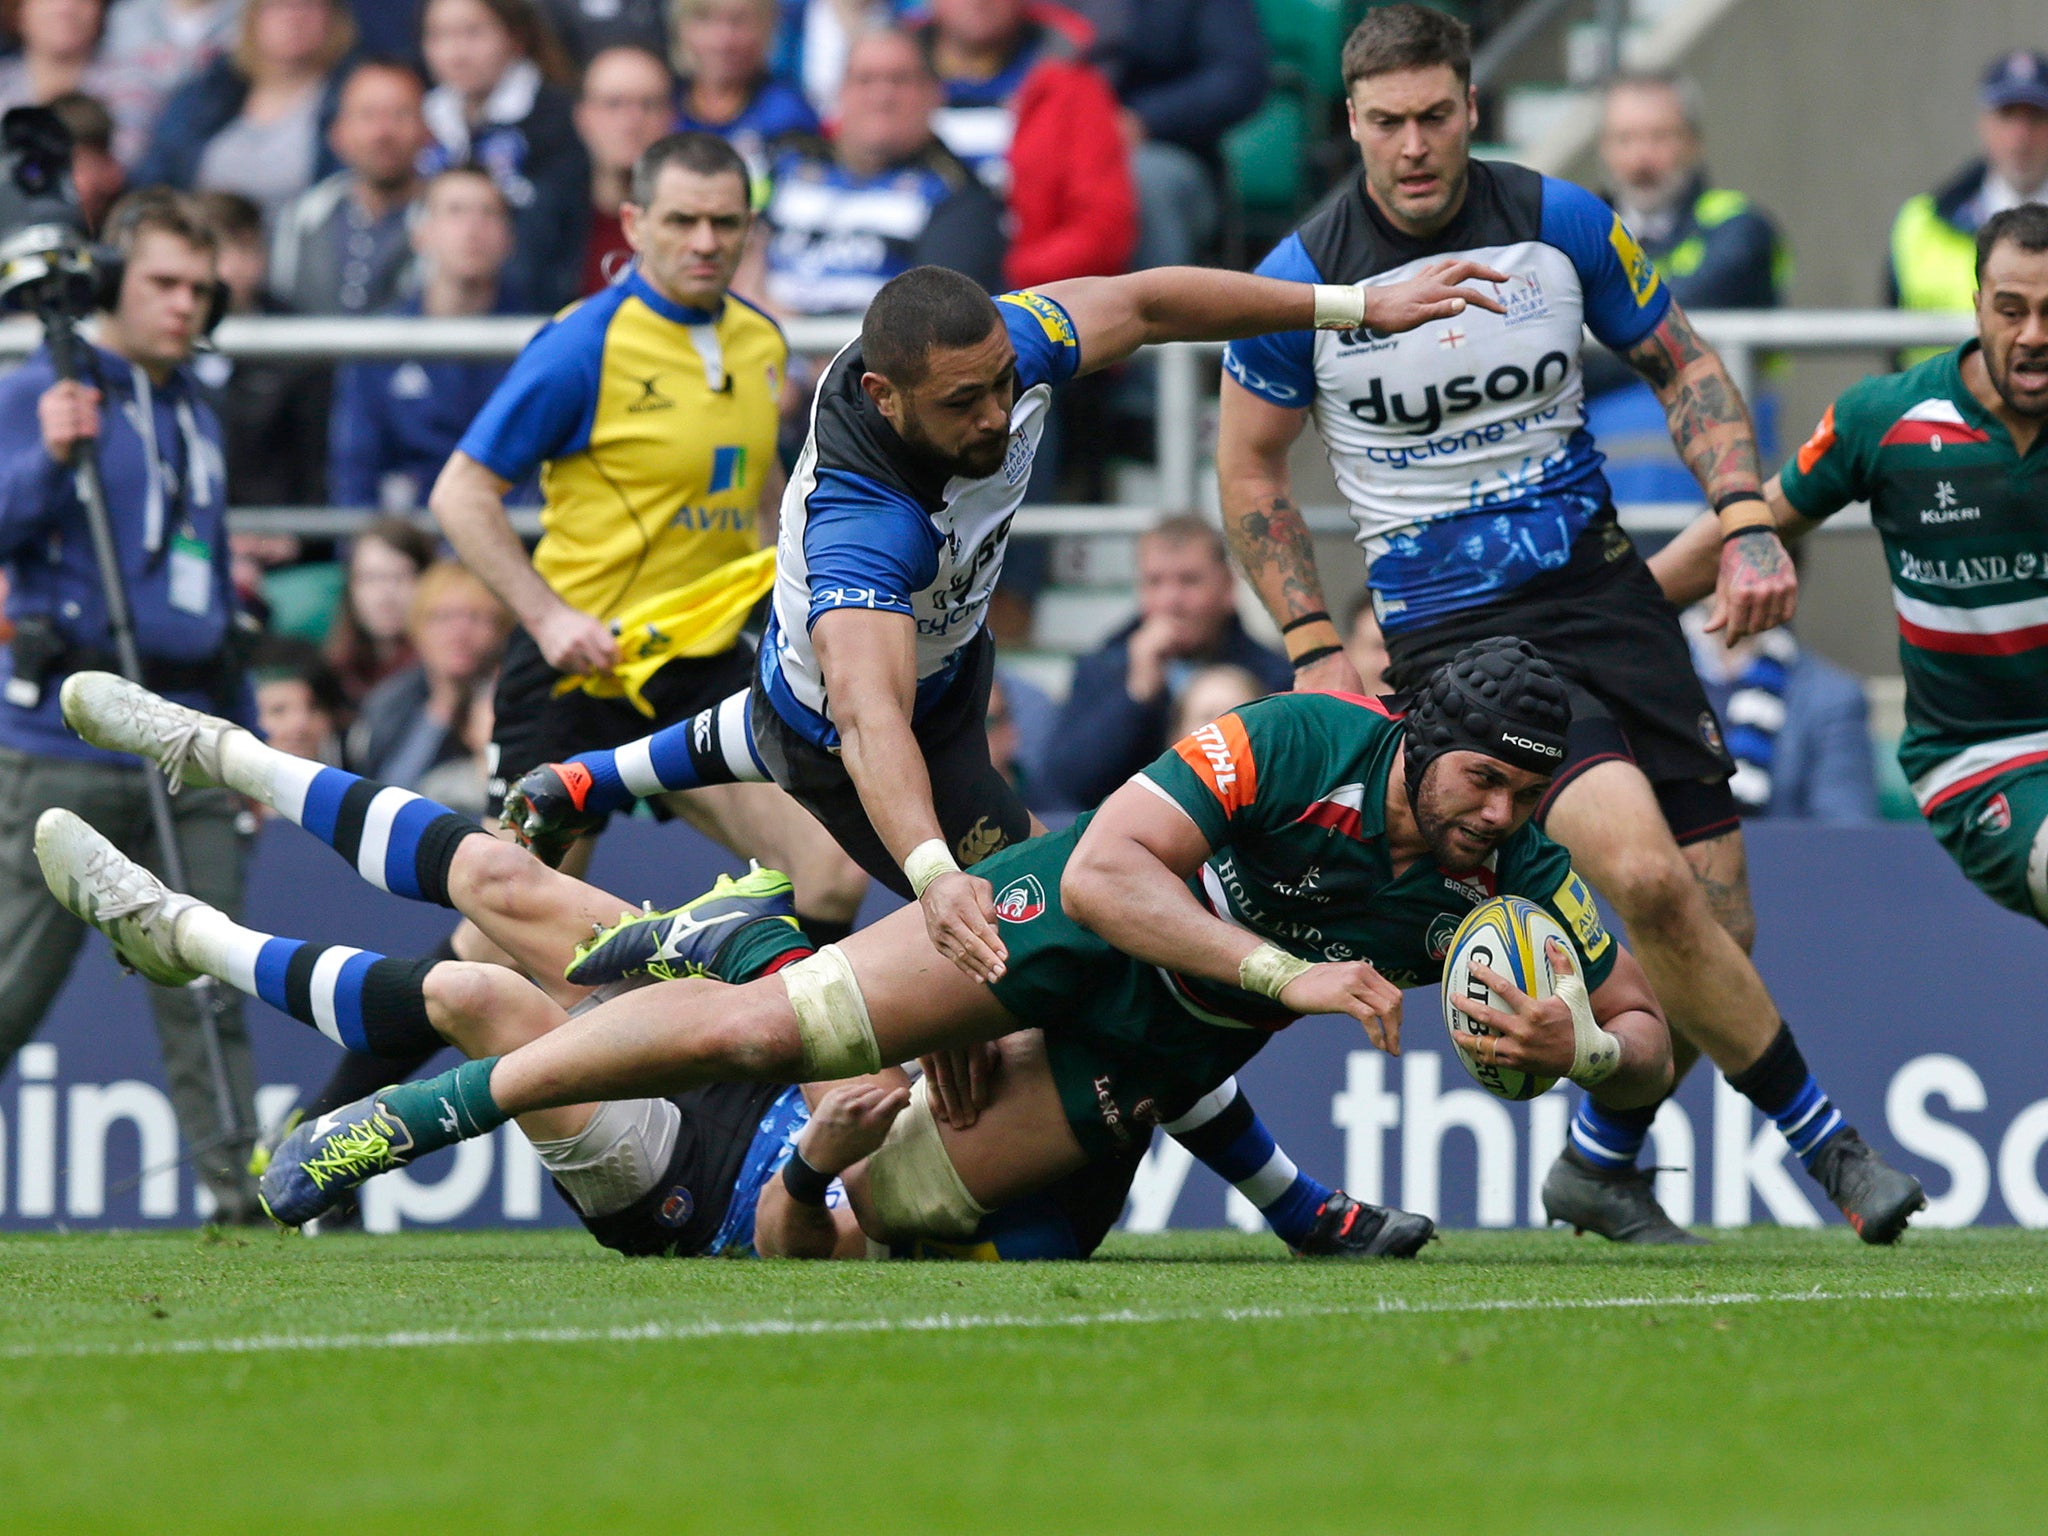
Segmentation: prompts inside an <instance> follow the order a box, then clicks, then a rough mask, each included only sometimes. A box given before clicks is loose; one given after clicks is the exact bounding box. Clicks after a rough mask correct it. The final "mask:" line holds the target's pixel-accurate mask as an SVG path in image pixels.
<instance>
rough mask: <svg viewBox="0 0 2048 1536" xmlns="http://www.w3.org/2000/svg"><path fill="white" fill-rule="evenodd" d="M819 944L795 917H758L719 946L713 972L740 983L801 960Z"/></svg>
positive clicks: (734, 982)
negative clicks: (792, 961) (815, 942)
mask: <svg viewBox="0 0 2048 1536" xmlns="http://www.w3.org/2000/svg"><path fill="white" fill-rule="evenodd" d="M816 947H817V946H816V945H814V944H812V943H811V940H810V937H809V935H807V934H806V933H805V932H804V931H803V929H802V928H801V927H799V926H798V924H797V921H796V919H795V918H793V917H757V918H755V919H754V921H752V922H751V923H749V924H747V926H746V927H744V928H742V929H741V930H740V931H739V932H738V933H736V934H734V935H733V936H732V937H731V938H729V939H727V940H726V941H725V943H724V944H722V945H721V946H719V950H718V955H717V957H716V958H715V959H713V960H712V962H711V974H712V975H714V976H716V977H717V978H718V979H719V980H720V981H726V982H731V983H732V984H733V985H734V986H739V985H741V984H742V983H744V982H749V981H753V980H754V979H755V978H757V977H760V976H765V975H767V974H768V972H769V971H771V970H777V969H780V968H781V966H783V965H787V964H788V963H789V962H790V961H791V960H801V959H802V958H803V957H804V956H805V955H808V954H810V953H811V951H812V950H813V949H815V948H816Z"/></svg>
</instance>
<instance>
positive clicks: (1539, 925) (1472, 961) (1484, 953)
mask: <svg viewBox="0 0 2048 1536" xmlns="http://www.w3.org/2000/svg"><path fill="white" fill-rule="evenodd" d="M1553 938H1554V939H1556V940H1558V941H1559V942H1560V943H1561V944H1563V945H1564V948H1565V953H1566V954H1568V955H1570V956H1572V959H1573V962H1574V963H1575V964H1576V963H1577V960H1578V951H1577V950H1576V949H1575V948H1574V947H1573V946H1572V941H1571V936H1570V935H1569V934H1567V933H1566V932H1565V931H1564V927H1563V925H1562V924H1560V923H1559V922H1558V920H1557V919H1556V918H1554V917H1552V916H1551V915H1550V914H1549V913H1548V912H1546V911H1544V910H1543V909H1542V908H1541V907H1539V906H1537V905H1536V903H1535V902H1533V901H1524V900H1523V899H1522V898H1521V897H1520V896H1496V897H1494V898H1493V899H1492V900H1491V901H1485V902H1481V903H1480V904H1479V905H1478V906H1476V907H1474V908H1473V909H1472V911H1471V912H1470V913H1469V914H1468V915H1467V916H1466V918H1465V921H1464V922H1462V923H1460V924H1459V925H1458V931H1457V932H1456V933H1454V934H1452V935H1451V947H1450V949H1449V950H1448V951H1447V952H1446V953H1445V955H1444V1027H1445V1028H1446V1029H1451V1030H1463V1031H1464V1032H1465V1033H1466V1034H1472V1035H1488V1034H1492V1033H1493V1031H1492V1030H1490V1029H1488V1028H1487V1027H1486V1026H1485V1025H1484V1024H1481V1023H1480V1022H1479V1021H1478V1020H1477V1019H1474V1018H1469V1017H1467V1016H1466V1015H1465V1014H1462V1013H1460V1012H1459V1011H1458V1010H1457V1009H1456V1008H1454V1007H1453V1006H1452V1005H1451V999H1452V998H1454V997H1462V998H1465V999H1467V1000H1469V1001H1471V1002H1474V1003H1483V1004H1485V1005H1486V1006H1487V1007H1490V1008H1498V1009H1499V1010H1500V1011H1501V1012H1503V1013H1507V1012H1511V1011H1512V1010H1510V1009H1509V1007H1508V1005H1507V1003H1506V1002H1505V1001H1503V1000H1502V999H1501V998H1500V997H1499V996H1498V995H1496V994H1495V992H1494V990H1493V989H1492V988H1491V987H1489V986H1487V985H1486V983H1485V982H1483V981H1480V980H1478V979H1477V978H1476V977H1474V976H1473V974H1472V968H1473V967H1474V966H1483V967H1485V968H1486V969H1487V970H1489V971H1492V972H1493V973H1494V975H1496V976H1504V977H1506V978H1507V979H1508V980H1509V981H1511V982H1513V983H1514V984H1515V985H1516V986H1517V987H1519V988H1521V989H1522V991H1523V992H1525V993H1527V994H1528V995H1529V996H1530V997H1533V998H1538V999H1541V998H1546V997H1549V996H1550V995H1551V993H1552V992H1554V991H1555V990H1556V987H1557V977H1556V975H1555V974H1554V973H1553V971H1552V969H1551V965H1550V959H1549V948H1550V946H1549V940H1551V939H1553ZM1451 1044H1452V1049H1453V1050H1455V1051H1456V1052H1457V1056H1458V1060H1459V1061H1460V1062H1461V1063H1462V1064H1463V1065H1464V1068H1465V1070H1466V1071H1467V1072H1469V1073H1470V1074H1471V1075H1472V1080H1473V1081H1474V1082H1475V1083H1477V1084H1478V1085H1479V1086H1480V1087H1482V1088H1484V1089H1485V1090H1486V1091H1487V1092H1488V1093H1490V1094H1492V1095H1494V1096H1495V1097H1496V1098H1502V1099H1533V1098H1535V1097H1536V1096H1537V1095H1538V1094H1541V1093H1548V1092H1549V1091H1550V1089H1551V1086H1552V1085H1553V1084H1554V1083H1556V1081H1557V1079H1556V1078H1554V1077H1538V1076H1537V1075H1536V1074H1534V1073H1533V1072H1524V1071H1522V1070H1520V1069H1519V1068H1516V1067H1502V1066H1492V1065H1488V1064H1487V1063H1485V1062H1483V1061H1481V1060H1479V1059H1478V1058H1477V1057H1476V1056H1468V1055H1466V1054H1465V1051H1464V1049H1463V1047H1461V1046H1459V1045H1458V1043H1457V1042H1456V1041H1455V1040H1453V1041H1452V1043H1451Z"/></svg>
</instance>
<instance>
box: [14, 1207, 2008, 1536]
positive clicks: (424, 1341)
mask: <svg viewBox="0 0 2048 1536" xmlns="http://www.w3.org/2000/svg"><path fill="white" fill-rule="evenodd" d="M2044 1261H2048V1235H2044V1234H2038V1233H2035V1234H2029V1233H2022V1232H2014V1231H1979V1232H1962V1233H1918V1232H1916V1233H1913V1234H1911V1235H1909V1237H1908V1238H1907V1240H1906V1242H1905V1244H1904V1245H1903V1246H1902V1247H1901V1248H1900V1249H1899V1250H1897V1251H1893V1252H1877V1251H1871V1250H1868V1249H1865V1248H1863V1247H1861V1246H1860V1245H1858V1244H1857V1243H1856V1242H1855V1240H1854V1239H1853V1238H1851V1237H1850V1236H1849V1234H1848V1233H1846V1232H1843V1231H1840V1230H1831V1231H1828V1232H1824V1233H1816V1232H1779V1231H1765V1230H1758V1231H1752V1232H1746V1233H1732V1234H1722V1235H1721V1236H1720V1237H1719V1240H1718V1241H1717V1242H1716V1244H1715V1246H1714V1247H1713V1248H1711V1249H1706V1250H1694V1251H1690V1252H1671V1251H1647V1252H1644V1251H1629V1250H1620V1249H1615V1248H1612V1247H1609V1246H1607V1245H1605V1244H1601V1243H1598V1242H1596V1241H1594V1240H1592V1239H1584V1240H1579V1241H1574V1240H1572V1239H1571V1238H1568V1237H1565V1236H1562V1235H1559V1234H1548V1233H1533V1234H1530V1233H1525V1234H1485V1235H1481V1234H1470V1233H1456V1234H1452V1235H1451V1236H1449V1237H1447V1238H1446V1239H1445V1240H1444V1241H1443V1242H1441V1243H1439V1244H1436V1245H1434V1246H1433V1247H1432V1248H1431V1250H1430V1251H1429V1252H1428V1254H1427V1255H1426V1256H1425V1257H1424V1258H1423V1259H1422V1260H1420V1261H1419V1262H1417V1263H1414V1264H1405V1265H1390V1264H1381V1265H1346V1264H1339V1263H1321V1264H1305V1263H1298V1262H1288V1261H1284V1260H1282V1259H1281V1258H1280V1256H1279V1252H1278V1249H1277V1246H1276V1245H1275V1244H1273V1243H1272V1242H1270V1241H1269V1240H1261V1239H1253V1238H1241V1237H1238V1236H1235V1235H1230V1236H1221V1235H1219V1236H1191V1235H1176V1236H1169V1237H1163V1238H1148V1239H1133V1238H1123V1239H1117V1240H1115V1241H1114V1243H1113V1245H1112V1248H1111V1250H1110V1251H1109V1252H1108V1253H1107V1254H1106V1255H1105V1256H1104V1257H1103V1258H1100V1259H1098V1260H1096V1261H1095V1262H1093V1263H1090V1264H1085V1265H1016V1266H1003V1265H947V1264H924V1265H907V1264H895V1265H798V1264H788V1263H781V1264H771V1263H718V1262H715V1261H714V1262H681V1263H663V1262H655V1261H646V1262H639V1263H626V1262H624V1261H621V1260H619V1259H617V1258H615V1257H613V1256H612V1255H609V1254H606V1253H603V1252H602V1251H600V1250H599V1249H597V1248H596V1247H595V1246H594V1245H592V1244H591V1243H590V1242H589V1240H588V1239H587V1238H585V1237H584V1236H583V1235H582V1234H580V1233H574V1234H568V1233H564V1234H549V1235H519V1236H506V1235H486V1234H441V1235H418V1236H413V1235H408V1236H404V1237H398V1238H356V1237H342V1238H328V1239H322V1240H319V1241H315V1242H307V1241H302V1240H299V1239H296V1238H283V1237H278V1236H273V1235H271V1234H267V1233H263V1234H246V1235H245V1234H235V1235H229V1236H225V1237H221V1238H218V1239H215V1238H210V1237H207V1236H203V1235H196V1234H191V1233H185V1234H164V1235H156V1234H153V1235H148V1236H135V1235H107V1236H98V1235H95V1236H69V1237H15V1238H7V1239H4V1240H0V1529H6V1530H10V1531H12V1530H21V1531H95V1532H99V1531H150V1532H163V1531H174V1530H179V1531H182V1530H193V1531H243V1530H259V1529H260V1530H280V1529H287V1530H290V1529H307V1530H320V1531H329V1530H362V1529H375V1530H379V1531H402V1532H406V1533H414V1532H432V1533H434V1536H446V1533H453V1532H463V1531H493V1532H496V1531H511V1530H519V1531H526V1530H534V1531H574V1530H585V1531H601V1530H602V1531H609V1530H661V1531H689V1530H707V1531H711V1530H715V1531H836V1530H841V1529H856V1530H870V1529H872V1530H973V1531H1058V1532H1091V1533H1092V1532H1097V1531H1101V1532H1112V1531H1115V1532H1132V1533H1152V1532H1170V1533H1174V1536H1180V1533H1183V1532H1191V1531H1212V1530H1213V1531H1230V1532H1233V1533H1245V1532H1263V1531H1290V1532H1291V1531H1321V1530H1332V1531H1335V1530H1342V1531H1359V1530H1443V1531H1486V1532H1493V1531H1516V1532H1520V1531H1553V1530H1555V1531H1570V1532H1572V1533H1573V1536H1584V1533H1587V1532H1605V1531H1621V1530H1629V1531H1642V1532H1665V1531H1673V1532H1676V1531H1741V1532H1744V1533H1752V1532H1801V1533H1804V1532H1817V1531H1844V1532H1855V1533H1858V1536H1867V1533H1873V1532H1885V1531H1900V1532H1915V1533H1919V1532H1925V1531H1930V1530H1937V1529H1939V1530H1966V1531H1971V1532H1973V1533H1974V1532H1998V1531H2036V1530H2040V1529H2041V1528H2042V1526H2043V1523H2044V1516H2043V1514H2042V1510H2043V1507H2044V1505H2048V1456H2044V1454H2043V1448H2044V1447H2048V1389H2044V1387H2043V1379H2044V1368H2048V1263H2044ZM363 1517H367V1520H365V1519H364V1518H363Z"/></svg>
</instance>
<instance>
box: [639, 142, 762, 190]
mask: <svg viewBox="0 0 2048 1536" xmlns="http://www.w3.org/2000/svg"><path fill="white" fill-rule="evenodd" d="M672 165H674V166H680V167H682V169H684V170H686V171H689V172H691V173H693V174H695V175H698V176H737V177H739V179H740V191H741V193H742V194H743V195H744V196H745V197H746V199H747V202H748V204H749V206H751V205H752V203H753V197H754V177H753V173H752V172H750V171H749V170H748V169H747V162H746V161H745V160H743V159H741V158H740V152H739V151H738V150H736V149H734V148H733V147H732V146H731V145H730V144H728V143H726V141H725V140H724V139H721V138H720V137H719V136H718V135H717V134H715V133H671V134H668V135H667V136H665V137H663V138H659V139H656V140H655V141H654V142H653V143H652V144H650V145H648V146H647V148H646V149H645V150H643V151H641V154H640V158H639V159H638V160H635V161H634V162H633V187H632V193H631V196H632V199H633V203H634V206H635V207H639V208H645V207H647V206H649V205H650V204H651V203H653V201H654V189H655V188H656V187H657V186H659V185H660V184H661V173H662V172H663V171H665V170H667V169H668V168H669V167H670V166H672Z"/></svg>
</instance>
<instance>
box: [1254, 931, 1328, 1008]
mask: <svg viewBox="0 0 2048 1536" xmlns="http://www.w3.org/2000/svg"><path fill="white" fill-rule="evenodd" d="M1309 969H1311V965H1310V962H1309V961H1307V960H1303V959H1300V958H1298V957H1297V956H1294V955H1290V954H1289V953H1287V951H1286V950H1284V949H1282V948H1281V947H1280V946H1279V945H1278V944H1261V945H1260V946H1259V947H1258V948H1257V949H1255V950H1253V951H1252V952H1251V953H1250V954H1248V955H1246V956H1245V957H1244V958H1243V959H1242V960H1240V961H1238V963H1237V984H1238V985H1239V986H1240V987H1243V988H1244V989H1245V991H1247V992H1256V993H1258V994H1259V996H1261V997H1270V998H1272V999H1273V1001H1274V1002H1276V1003H1277V1002H1279V1001H1280V991H1281V989H1282V988H1283V987H1285V986H1286V985H1287V983H1289V982H1290V981H1292V980H1294V978H1295V977H1297V976H1299V975H1301V973H1302V972H1304V971H1306V970H1309Z"/></svg>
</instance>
